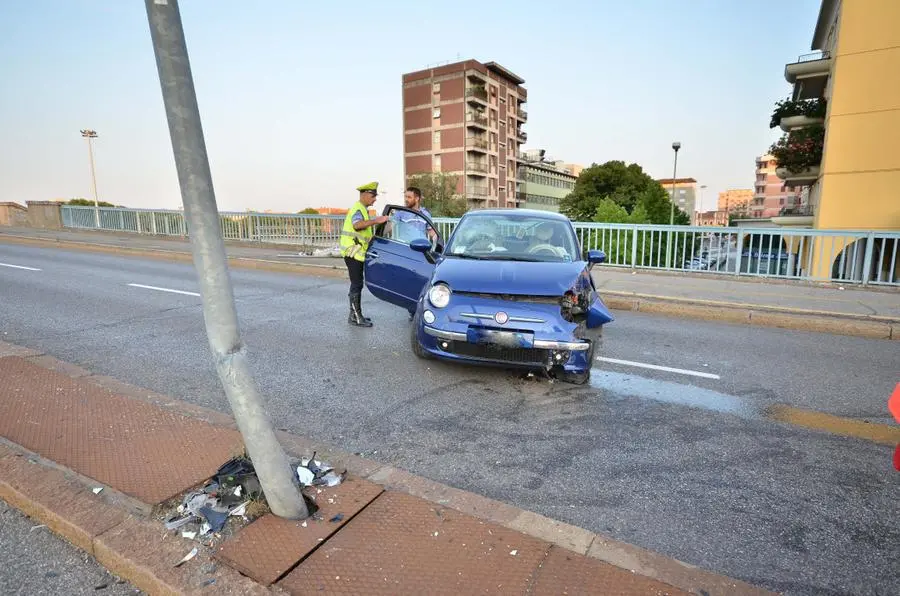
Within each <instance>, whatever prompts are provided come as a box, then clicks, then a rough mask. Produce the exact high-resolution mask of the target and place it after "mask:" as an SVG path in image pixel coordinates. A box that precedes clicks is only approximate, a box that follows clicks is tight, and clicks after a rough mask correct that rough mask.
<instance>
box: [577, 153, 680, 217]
mask: <svg viewBox="0 0 900 596" xmlns="http://www.w3.org/2000/svg"><path fill="white" fill-rule="evenodd" d="M607 199H608V200H610V201H612V202H613V203H615V204H616V205H618V206H620V207H622V208H623V209H624V210H625V212H626V213H627V214H629V215H631V214H632V213H634V211H635V209H636V208H637V207H638V206H640V207H641V208H642V212H643V213H644V214H645V217H646V221H643V222H636V221H630V222H629V223H653V224H667V223H669V210H670V208H671V207H670V205H671V201H670V199H669V195H668V193H667V192H666V191H665V189H664V188H663V187H662V186H660V184H659V183H658V182H657V181H656V180H654V179H653V178H651V177H650V176H648V175H647V174H646V173H645V172H644V170H643V168H641V166H639V165H638V164H636V163H632V164H627V165H626V164H625V162H624V161H608V162H606V163H604V164H596V163H595V164H592V165H591V167H589V168H586V169H585V170H584V171H582V172H581V175H580V176H579V177H578V180H576V181H575V188H574V189H573V190H572V192H571V193H569V195H568V196H567V197H566V198H564V199H562V200H561V201H560V211H562V212H563V213H564V214H565V215H567V216H568V217H569V218H570V219H572V220H574V221H591V220H593V221H598V220H597V219H596V218H597V209H598V208H599V207H600V204H601V202H602V201H604V200H607ZM608 209H609V207H608V206H606V207H604V210H608ZM618 215H619V216H621V214H620V213H619V214H618ZM619 223H622V222H619ZM675 223H676V224H678V225H687V224H688V223H690V217H688V215H687V214H686V213H684V212H683V211H681V210H680V209H676V213H675Z"/></svg>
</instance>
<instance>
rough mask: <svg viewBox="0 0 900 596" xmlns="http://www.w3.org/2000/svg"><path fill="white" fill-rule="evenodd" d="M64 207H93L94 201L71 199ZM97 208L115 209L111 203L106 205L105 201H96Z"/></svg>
mask: <svg viewBox="0 0 900 596" xmlns="http://www.w3.org/2000/svg"><path fill="white" fill-rule="evenodd" d="M66 205H76V206H78V207H93V206H94V201H93V199H72V200H71V201H68V202H67V203H66ZM97 206H98V207H115V205H113V204H112V203H107V202H106V201H97Z"/></svg>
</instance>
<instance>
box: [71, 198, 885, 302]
mask: <svg viewBox="0 0 900 596" xmlns="http://www.w3.org/2000/svg"><path fill="white" fill-rule="evenodd" d="M62 219H63V225H64V226H65V227H69V228H84V229H98V228H97V225H96V219H95V213H94V208H93V207H76V206H69V205H65V206H63V207H62ZM343 219H344V217H343V216H342V215H292V214H273V215H269V214H265V213H221V214H220V220H221V222H222V233H223V235H224V237H225V239H226V240H244V241H248V242H269V243H279V244H294V245H304V246H321V247H332V246H336V245H337V244H338V242H339V240H340V233H341V228H342V226H343ZM458 221H459V220H458V219H453V218H435V219H434V224H435V227H437V229H438V232H439V233H440V234H441V236H442V237H443V238H449V237H450V235H451V234H452V233H453V230H454V229H455V227H456V224H457V223H458ZM573 225H574V227H575V232H576V234H577V235H578V240H579V242H580V244H581V246H582V248H583V249H584V250H590V249H599V250H602V251H604V252H605V253H606V256H607V265H608V266H613V267H626V268H633V269H653V270H666V271H692V272H699V273H715V274H719V275H735V276H753V277H774V278H781V279H790V280H805V281H810V280H815V281H838V282H844V283H858V284H863V285H868V284H873V285H884V286H898V287H900V233H896V232H876V231H845V230H808V229H791V228H775V229H761V228H710V227H688V226H655V225H634V224H604V223H592V222H573ZM100 229H103V230H113V231H120V232H122V231H124V232H136V233H139V234H158V235H164V236H186V235H187V232H188V230H187V224H186V221H185V219H184V214H183V213H182V212H181V211H160V210H143V209H120V208H110V207H102V208H100Z"/></svg>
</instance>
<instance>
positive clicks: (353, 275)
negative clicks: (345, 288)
mask: <svg viewBox="0 0 900 596" xmlns="http://www.w3.org/2000/svg"><path fill="white" fill-rule="evenodd" d="M344 264H345V265H347V272H348V273H349V274H350V294H351V295H353V294H361V293H362V289H363V281H364V279H363V276H364V275H365V263H363V262H362V261H357V260H356V259H351V258H350V257H344Z"/></svg>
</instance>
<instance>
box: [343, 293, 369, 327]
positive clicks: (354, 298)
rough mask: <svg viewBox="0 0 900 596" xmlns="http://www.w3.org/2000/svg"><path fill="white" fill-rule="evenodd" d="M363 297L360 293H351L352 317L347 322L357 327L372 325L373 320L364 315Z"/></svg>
mask: <svg viewBox="0 0 900 596" xmlns="http://www.w3.org/2000/svg"><path fill="white" fill-rule="evenodd" d="M361 298H362V296H361V295H360V294H350V317H349V318H348V319H347V322H348V323H350V324H351V325H355V326H356V327H371V326H372V320H371V319H367V318H366V317H364V316H363V315H362V306H361V305H360V301H361Z"/></svg>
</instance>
